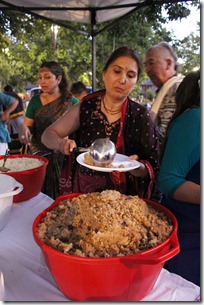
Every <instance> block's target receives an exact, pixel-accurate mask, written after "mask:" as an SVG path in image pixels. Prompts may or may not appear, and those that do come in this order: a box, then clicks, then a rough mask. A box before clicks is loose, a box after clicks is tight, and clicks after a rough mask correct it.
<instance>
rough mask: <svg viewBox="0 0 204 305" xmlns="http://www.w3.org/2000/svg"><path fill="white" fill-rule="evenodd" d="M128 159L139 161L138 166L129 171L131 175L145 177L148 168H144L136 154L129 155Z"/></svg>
mask: <svg viewBox="0 0 204 305" xmlns="http://www.w3.org/2000/svg"><path fill="white" fill-rule="evenodd" d="M129 159H130V160H136V161H138V162H139V163H140V167H138V168H136V169H133V170H131V171H130V173H131V175H133V176H135V177H145V176H147V175H148V174H149V172H148V169H147V168H146V166H145V165H144V163H142V162H140V161H139V156H138V155H132V156H129Z"/></svg>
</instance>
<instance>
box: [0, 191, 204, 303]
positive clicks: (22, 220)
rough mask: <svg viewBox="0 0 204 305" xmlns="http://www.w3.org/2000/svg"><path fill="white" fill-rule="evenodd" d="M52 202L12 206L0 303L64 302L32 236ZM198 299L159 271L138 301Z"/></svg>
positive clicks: (2, 255) (2, 247) (189, 287)
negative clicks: (39, 215) (154, 281)
mask: <svg viewBox="0 0 204 305" xmlns="http://www.w3.org/2000/svg"><path fill="white" fill-rule="evenodd" d="M52 202H53V199H51V198H49V197H48V196H46V195H44V194H42V193H40V194H39V195H37V196H36V197H34V198H32V199H30V200H28V201H24V202H21V203H16V204H13V206H12V209H11V215H10V218H9V222H8V224H7V225H6V227H5V228H4V229H3V230H2V231H0V300H1V301H68V299H67V298H66V297H65V296H64V294H63V293H62V292H61V291H60V290H59V289H58V287H57V285H56V283H55V281H54V279H53V277H52V275H51V273H50V272H49V269H48V268H47V266H46V264H45V262H44V259H43V256H42V252H41V250H40V248H39V247H38V245H37V244H36V243H35V241H34V239H33V234H32V224H33V221H34V219H35V217H36V216H37V215H38V214H39V213H40V212H41V211H42V210H44V209H45V208H47V207H48V206H50V204H51V203H52ZM199 296H200V287H198V286H196V285H194V284H193V283H191V282H189V281H186V280H184V279H183V278H182V277H180V276H178V275H176V274H173V273H169V272H168V271H167V270H165V269H162V271H161V273H160V276H159V278H158V280H157V282H156V284H155V286H154V288H153V290H152V291H151V293H149V295H148V296H146V297H145V298H144V299H143V300H142V301H195V300H199Z"/></svg>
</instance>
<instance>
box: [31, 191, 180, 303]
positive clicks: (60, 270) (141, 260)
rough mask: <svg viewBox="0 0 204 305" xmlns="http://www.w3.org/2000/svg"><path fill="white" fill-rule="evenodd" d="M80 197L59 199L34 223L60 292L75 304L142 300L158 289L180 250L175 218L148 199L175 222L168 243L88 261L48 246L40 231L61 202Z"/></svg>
mask: <svg viewBox="0 0 204 305" xmlns="http://www.w3.org/2000/svg"><path fill="white" fill-rule="evenodd" d="M78 195H79V194H70V195H64V196H61V197H58V198H57V199H56V200H55V201H54V203H53V204H52V205H51V206H50V207H48V208H47V209H45V210H44V211H42V212H41V213H40V214H39V215H38V216H37V217H36V219H35V221H34V223H33V236H34V239H35V241H36V243H37V244H38V246H39V247H40V248H41V250H42V252H43V255H44V258H45V261H46V263H47V265H48V268H49V270H50V272H51V274H52V275H53V277H54V279H55V281H56V283H57V285H58V287H59V289H60V290H61V291H62V292H63V293H64V294H65V296H67V298H69V299H71V300H74V301H140V300H141V299H143V298H144V297H145V296H146V295H147V294H148V293H149V292H150V291H151V290H152V288H153V287H154V284H155V282H156V280H157V278H158V276H159V274H160V272H161V270H162V268H163V265H164V263H165V262H166V261H167V260H169V259H171V258H172V257H174V256H175V255H176V254H178V253H179V251H180V247H179V242H178V238H177V227H178V224H177V220H176V218H175V216H174V215H173V214H172V213H171V212H170V211H169V210H168V209H166V208H165V207H163V206H162V205H161V204H159V203H156V202H153V201H150V200H146V199H144V200H145V201H146V202H147V203H148V204H150V205H151V206H153V208H155V209H156V210H160V211H163V212H164V213H165V214H166V215H167V216H168V217H169V218H170V219H171V220H172V223H173V231H172V233H171V235H170V236H169V238H168V239H166V240H165V241H164V242H162V243H161V244H159V245H158V246H156V247H153V248H151V249H149V250H145V251H142V252H139V253H136V254H132V255H127V256H122V257H110V258H86V257H79V256H74V255H69V254H65V253H61V252H59V251H57V250H54V249H52V248H50V247H49V246H47V245H45V244H44V243H43V242H42V241H41V240H40V238H39V237H38V234H37V233H36V228H37V225H38V223H39V222H40V221H41V219H42V218H43V217H44V216H45V215H46V213H47V211H51V210H52V209H53V208H54V207H56V206H57V205H58V204H59V203H60V201H62V200H64V199H68V198H73V197H76V196H78Z"/></svg>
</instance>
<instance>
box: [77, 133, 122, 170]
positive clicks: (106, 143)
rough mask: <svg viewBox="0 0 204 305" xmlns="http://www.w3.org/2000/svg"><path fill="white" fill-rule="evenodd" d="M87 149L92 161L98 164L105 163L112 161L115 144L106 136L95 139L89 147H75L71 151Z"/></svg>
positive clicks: (114, 153)
mask: <svg viewBox="0 0 204 305" xmlns="http://www.w3.org/2000/svg"><path fill="white" fill-rule="evenodd" d="M84 151H88V152H89V154H90V157H91V159H92V161H93V162H94V163H95V164H98V165H107V164H110V163H112V162H113V159H114V157H115V155H116V147H115V144H114V143H113V142H112V141H110V140H109V139H107V138H101V139H97V140H95V141H94V142H93V143H92V144H91V146H90V147H88V148H84V147H75V148H74V149H73V152H84Z"/></svg>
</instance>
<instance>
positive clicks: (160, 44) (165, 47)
mask: <svg viewBox="0 0 204 305" xmlns="http://www.w3.org/2000/svg"><path fill="white" fill-rule="evenodd" d="M154 48H164V49H166V50H168V51H169V53H170V54H171V56H172V57H173V59H174V62H175V67H174V68H175V70H177V68H178V65H179V64H178V63H177V60H178V57H177V54H176V52H175V51H174V49H173V48H172V47H171V46H170V44H168V42H165V41H162V42H159V43H158V44H155V45H154V46H152V47H150V48H149V49H148V50H147V52H148V51H150V50H151V49H154Z"/></svg>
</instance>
